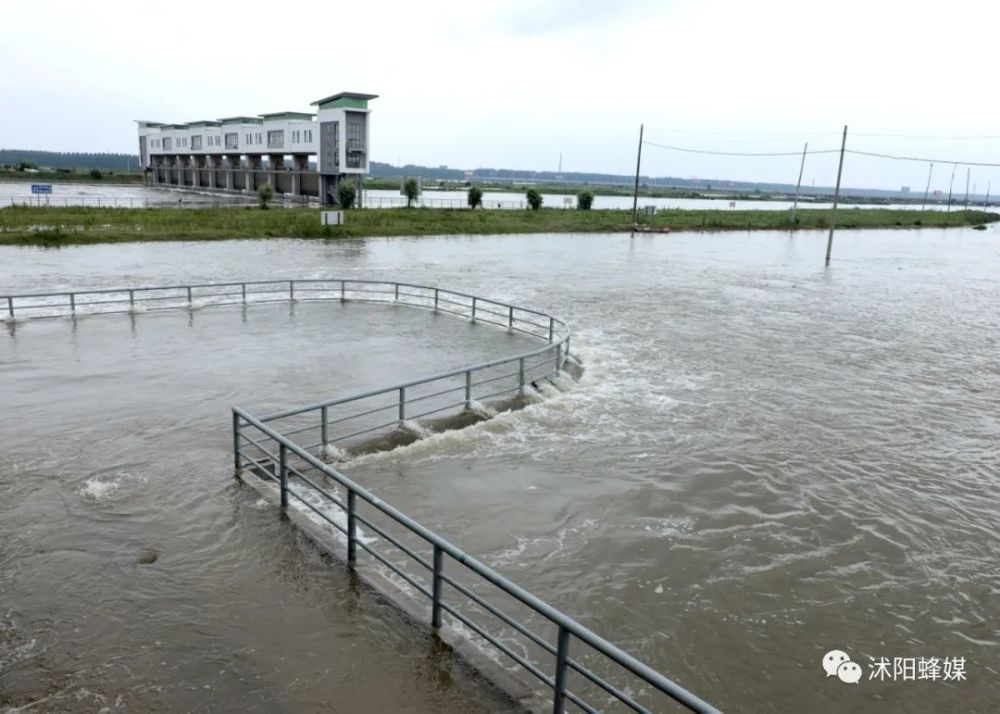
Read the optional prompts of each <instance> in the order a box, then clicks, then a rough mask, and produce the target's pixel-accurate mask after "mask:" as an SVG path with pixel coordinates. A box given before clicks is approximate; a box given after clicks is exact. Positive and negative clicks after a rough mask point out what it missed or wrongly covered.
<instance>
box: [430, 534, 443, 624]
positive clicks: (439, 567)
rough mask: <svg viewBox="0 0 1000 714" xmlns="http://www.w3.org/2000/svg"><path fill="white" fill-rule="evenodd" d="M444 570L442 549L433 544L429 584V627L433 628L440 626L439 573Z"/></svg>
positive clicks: (440, 580) (440, 579)
mask: <svg viewBox="0 0 1000 714" xmlns="http://www.w3.org/2000/svg"><path fill="white" fill-rule="evenodd" d="M443 572H444V551H443V550H441V547H440V546H437V545H436V546H434V581H433V583H432V585H431V594H432V595H433V598H432V600H431V603H432V604H431V627H433V628H434V629H435V630H437V629H440V627H441V582H442V578H441V575H442V573H443Z"/></svg>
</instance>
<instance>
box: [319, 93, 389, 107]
mask: <svg viewBox="0 0 1000 714" xmlns="http://www.w3.org/2000/svg"><path fill="white" fill-rule="evenodd" d="M369 99H378V95H377V94H361V93H360V92H340V93H339V94H331V95H330V96H329V97H324V98H323V99H317V100H316V101H315V102H313V103H312V104H313V105H315V106H318V107H319V108H320V109H330V108H333V107H351V108H353V109H367V108H368V100H369Z"/></svg>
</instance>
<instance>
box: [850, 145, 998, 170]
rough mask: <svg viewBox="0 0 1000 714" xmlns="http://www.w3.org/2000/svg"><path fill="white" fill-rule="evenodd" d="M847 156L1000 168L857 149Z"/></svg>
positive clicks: (977, 162)
mask: <svg viewBox="0 0 1000 714" xmlns="http://www.w3.org/2000/svg"><path fill="white" fill-rule="evenodd" d="M847 153H848V154H857V155H858V156H872V157H874V158H877V159H892V160H893V161H920V162H922V163H927V164H958V165H959V166H988V167H992V168H1000V164H991V163H987V162H985V161H955V160H953V159H947V160H946V159H924V158H920V157H918V156H894V155H892V154H877V153H875V152H874V151H858V150H857V149H847Z"/></svg>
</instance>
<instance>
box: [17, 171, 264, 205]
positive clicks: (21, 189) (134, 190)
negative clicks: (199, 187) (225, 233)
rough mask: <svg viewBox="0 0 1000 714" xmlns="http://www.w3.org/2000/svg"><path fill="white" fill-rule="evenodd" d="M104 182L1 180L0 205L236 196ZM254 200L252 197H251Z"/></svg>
mask: <svg viewBox="0 0 1000 714" xmlns="http://www.w3.org/2000/svg"><path fill="white" fill-rule="evenodd" d="M106 181H107V182H106V183H105V182H103V181H102V182H94V183H63V182H59V181H49V180H46V179H39V180H38V181H0V208H2V207H4V206H7V205H11V204H17V205H22V204H24V203H30V204H32V205H39V206H92V207H95V208H96V207H103V206H107V207H112V208H146V207H149V206H165V205H174V204H179V205H183V204H188V205H198V204H199V203H215V202H218V201H220V200H223V201H225V200H227V199H228V200H232V199H234V198H237V197H233V196H223V195H221V194H208V193H198V192H194V191H190V190H187V191H184V190H180V189H170V188H149V187H147V186H143V185H142V184H116V183H114V178H113V177H108V178H107V179H106ZM33 183H39V184H47V185H50V186H52V193H51V194H45V195H43V194H38V195H36V194H32V193H31V185H32V184H33ZM254 199H255V197H254Z"/></svg>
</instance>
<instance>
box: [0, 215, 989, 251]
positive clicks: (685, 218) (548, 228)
mask: <svg viewBox="0 0 1000 714" xmlns="http://www.w3.org/2000/svg"><path fill="white" fill-rule="evenodd" d="M640 218H641V220H642V222H643V227H644V228H648V229H653V230H666V229H669V230H673V231H719V230H726V231H728V230H732V231H739V230H789V229H793V228H794V229H796V230H807V229H822V228H828V227H829V222H830V211H828V210H818V209H800V210H799V211H798V213H797V214H796V221H795V224H794V225H792V224H791V223H790V221H789V218H790V215H789V213H788V212H786V211H734V210H709V211H685V210H664V211H660V212H658V213H657V214H656V215H655V216H651V217H645V216H643V217H640ZM345 219H346V220H345V225H342V226H322V225H320V216H319V211H318V210H316V209H309V208H287V209H282V208H273V209H271V210H267V211H262V210H260V209H258V208H203V209H176V208H150V209H114V208H82V207H67V208H51V207H23V206H12V207H9V208H5V209H2V210H0V244H5V245H73V244H82V243H116V242H131V241H158V240H225V239H233V238H276V237H282V238H361V237H369V236H421V235H482V234H510V233H522V234H523V233H613V232H620V231H628V230H630V229H631V228H632V214H631V212H630V211H610V210H605V211H578V210H562V209H554V208H552V209H544V208H543V209H541V210H539V211H528V210H524V211H502V210H497V211H482V210H479V211H471V210H468V209H466V210H448V209H427V208H415V209H406V208H398V209H371V210H353V211H348V212H347V213H346V216H345ZM998 220H1000V214H997V213H986V212H983V211H954V212H952V213H945V212H943V211H925V212H921V211H901V210H882V209H850V208H847V209H841V210H840V211H838V213H837V227H838V228H913V227H951V226H974V225H980V224H985V223H991V222H994V221H998Z"/></svg>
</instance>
